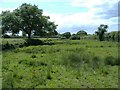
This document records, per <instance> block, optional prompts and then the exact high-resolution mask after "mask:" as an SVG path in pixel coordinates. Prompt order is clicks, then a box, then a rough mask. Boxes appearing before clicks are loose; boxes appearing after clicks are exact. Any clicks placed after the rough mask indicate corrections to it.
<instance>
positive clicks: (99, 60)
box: [2, 38, 119, 88]
mask: <svg viewBox="0 0 120 90" xmlns="http://www.w3.org/2000/svg"><path fill="white" fill-rule="evenodd" d="M41 40H42V41H44V42H47V43H48V42H49V43H54V44H53V45H37V46H23V47H19V46H17V48H15V49H11V50H3V51H2V78H3V79H2V87H3V88H118V84H119V83H118V65H119V63H118V59H119V57H118V42H107V41H101V42H100V41H97V40H96V41H95V40H58V39H50V38H49V39H46V38H43V39H41ZM2 41H3V44H6V43H9V44H12V45H20V44H21V45H22V43H24V39H3V40H2Z"/></svg>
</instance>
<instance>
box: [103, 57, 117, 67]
mask: <svg viewBox="0 0 120 90" xmlns="http://www.w3.org/2000/svg"><path fill="white" fill-rule="evenodd" d="M114 60H115V58H114V57H113V56H107V57H106V58H105V61H104V62H105V64H106V65H112V66H113V65H114V64H115V63H114Z"/></svg>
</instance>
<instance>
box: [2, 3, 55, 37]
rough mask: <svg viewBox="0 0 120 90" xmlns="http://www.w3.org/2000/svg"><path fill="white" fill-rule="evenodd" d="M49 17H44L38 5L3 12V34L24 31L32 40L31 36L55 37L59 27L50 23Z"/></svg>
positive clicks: (22, 6) (24, 5)
mask: <svg viewBox="0 0 120 90" xmlns="http://www.w3.org/2000/svg"><path fill="white" fill-rule="evenodd" d="M49 19H50V17H49V16H44V15H43V10H42V9H39V8H38V6H36V5H30V4H26V3H24V4H22V5H21V6H20V7H19V8H17V9H15V10H14V11H13V12H10V11H4V12H2V34H4V33H6V32H8V31H9V32H11V33H12V34H14V33H19V32H20V31H22V32H23V33H24V35H25V34H27V35H28V38H31V35H32V34H34V35H39V36H43V35H48V34H49V35H54V34H57V31H56V30H55V29H56V28H57V25H55V23H54V22H51V21H49Z"/></svg>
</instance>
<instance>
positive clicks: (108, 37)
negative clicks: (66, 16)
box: [59, 24, 120, 42]
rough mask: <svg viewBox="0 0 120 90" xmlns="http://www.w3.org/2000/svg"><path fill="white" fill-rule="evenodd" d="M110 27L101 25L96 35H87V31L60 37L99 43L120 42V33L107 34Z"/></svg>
mask: <svg viewBox="0 0 120 90" xmlns="http://www.w3.org/2000/svg"><path fill="white" fill-rule="evenodd" d="M107 29H108V25H104V24H101V25H100V26H99V27H98V30H97V31H95V34H93V35H92V34H87V32H86V31H85V30H80V31H78V32H77V33H76V34H71V33H70V32H65V33H63V34H60V35H59V38H61V39H72V40H80V39H92V40H99V41H117V42H118V41H120V31H112V32H109V33H108V32H107Z"/></svg>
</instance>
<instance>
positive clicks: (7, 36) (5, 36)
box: [3, 34, 11, 38]
mask: <svg viewBox="0 0 120 90" xmlns="http://www.w3.org/2000/svg"><path fill="white" fill-rule="evenodd" d="M3 38H11V37H10V36H9V35H7V34H5V35H4V36H3Z"/></svg>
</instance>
